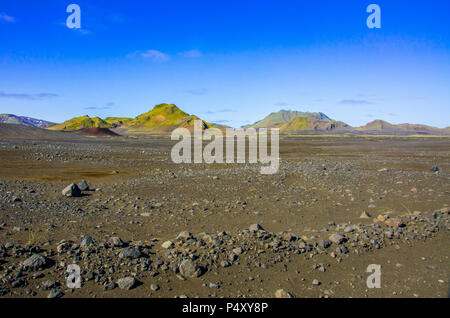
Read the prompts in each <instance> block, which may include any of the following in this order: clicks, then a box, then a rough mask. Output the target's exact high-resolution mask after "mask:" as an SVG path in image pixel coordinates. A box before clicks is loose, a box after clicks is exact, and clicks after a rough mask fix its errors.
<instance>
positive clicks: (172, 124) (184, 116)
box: [47, 104, 213, 133]
mask: <svg viewBox="0 0 450 318" xmlns="http://www.w3.org/2000/svg"><path fill="white" fill-rule="evenodd" d="M196 119H200V118H198V117H197V116H194V115H189V114H188V113H185V112H184V111H182V110H181V109H179V108H178V107H177V106H176V105H174V104H159V105H156V106H155V107H154V108H153V109H152V110H150V111H149V112H146V113H144V114H141V115H139V116H137V117H136V118H129V117H107V118H105V119H102V118H100V117H93V118H91V117H89V116H87V115H86V116H82V117H75V118H72V119H69V120H67V121H65V122H63V123H61V124H55V125H51V126H48V127H47V128H48V129H51V130H79V129H84V128H119V129H120V130H121V131H123V132H127V131H128V132H136V133H145V132H166V131H171V130H173V129H175V128H179V127H184V128H188V129H193V127H194V120H196ZM211 127H213V125H211V124H209V123H207V122H205V121H203V120H202V128H203V129H208V128H211Z"/></svg>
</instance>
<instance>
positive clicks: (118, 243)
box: [108, 236, 125, 247]
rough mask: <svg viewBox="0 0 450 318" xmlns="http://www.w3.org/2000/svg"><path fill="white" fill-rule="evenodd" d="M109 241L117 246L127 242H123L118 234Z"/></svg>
mask: <svg viewBox="0 0 450 318" xmlns="http://www.w3.org/2000/svg"><path fill="white" fill-rule="evenodd" d="M108 242H109V243H110V244H111V245H112V246H116V247H122V246H124V245H125V244H124V243H123V241H122V239H121V238H120V237H117V236H113V237H110V238H109V240H108Z"/></svg>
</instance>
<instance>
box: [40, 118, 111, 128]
mask: <svg viewBox="0 0 450 318" xmlns="http://www.w3.org/2000/svg"><path fill="white" fill-rule="evenodd" d="M113 127H114V126H113V125H112V124H110V123H108V122H106V121H105V120H103V119H101V118H100V117H93V118H91V117H89V116H88V115H85V116H81V117H75V118H72V119H69V120H66V121H65V122H63V123H61V124H54V125H50V126H47V129H50V130H79V129H83V128H113Z"/></svg>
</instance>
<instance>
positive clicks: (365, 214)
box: [359, 211, 370, 219]
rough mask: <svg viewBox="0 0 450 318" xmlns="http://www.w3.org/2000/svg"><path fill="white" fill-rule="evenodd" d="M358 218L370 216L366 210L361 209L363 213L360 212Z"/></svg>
mask: <svg viewBox="0 0 450 318" xmlns="http://www.w3.org/2000/svg"><path fill="white" fill-rule="evenodd" d="M359 218H360V219H368V218H370V214H369V213H367V212H366V211H363V213H361V215H360V216H359Z"/></svg>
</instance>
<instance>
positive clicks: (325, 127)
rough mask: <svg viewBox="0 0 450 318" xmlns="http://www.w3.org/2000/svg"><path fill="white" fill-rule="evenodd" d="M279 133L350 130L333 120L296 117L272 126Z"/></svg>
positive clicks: (347, 126) (343, 124) (344, 124)
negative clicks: (277, 129)
mask: <svg viewBox="0 0 450 318" xmlns="http://www.w3.org/2000/svg"><path fill="white" fill-rule="evenodd" d="M274 126H275V127H278V128H279V129H280V130H281V131H297V130H315V131H331V130H339V129H349V128H351V127H350V126H349V125H347V124H346V123H343V122H341V121H335V120H319V119H316V118H314V117H311V116H296V117H294V118H292V119H291V120H289V121H287V122H284V123H281V124H278V125H274Z"/></svg>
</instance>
